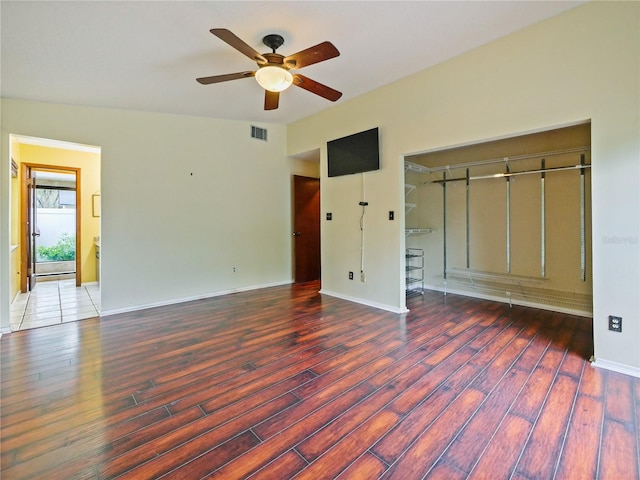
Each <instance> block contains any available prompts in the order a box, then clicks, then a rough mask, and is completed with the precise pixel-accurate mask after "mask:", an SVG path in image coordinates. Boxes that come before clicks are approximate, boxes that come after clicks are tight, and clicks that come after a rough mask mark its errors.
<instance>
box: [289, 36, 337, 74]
mask: <svg viewBox="0 0 640 480" xmlns="http://www.w3.org/2000/svg"><path fill="white" fill-rule="evenodd" d="M338 55H340V52H339V51H338V49H337V48H336V47H334V45H333V43H331V42H322V43H319V44H318V45H316V46H314V47H309V48H307V49H306V50H302V51H301V52H298V53H294V54H293V55H289V56H288V57H285V59H284V63H288V64H290V65H291V68H302V67H306V66H308V65H313V64H314V63H318V62H323V61H325V60H329V59H330V58H334V57H337V56H338Z"/></svg>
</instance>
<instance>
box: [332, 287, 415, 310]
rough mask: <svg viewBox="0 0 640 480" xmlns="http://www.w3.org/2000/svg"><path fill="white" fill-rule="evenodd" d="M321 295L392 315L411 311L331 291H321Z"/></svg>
mask: <svg viewBox="0 0 640 480" xmlns="http://www.w3.org/2000/svg"><path fill="white" fill-rule="evenodd" d="M320 293H321V294H323V295H329V296H330V297H336V298H341V299H342V300H348V301H349V302H354V303H359V304H360V305H366V306H367V307H374V308H379V309H380V310H386V311H387V312H392V313H407V312H408V311H409V310H407V309H406V308H405V309H404V310H403V309H401V308H398V307H394V306H392V305H386V304H384V303H377V302H372V301H369V300H365V299H363V298H357V297H351V296H349V295H342V294H341V293H336V292H332V291H331V290H325V289H321V290H320Z"/></svg>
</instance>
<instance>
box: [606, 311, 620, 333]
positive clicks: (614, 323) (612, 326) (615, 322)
mask: <svg viewBox="0 0 640 480" xmlns="http://www.w3.org/2000/svg"><path fill="white" fill-rule="evenodd" d="M609 330H611V331H612V332H622V317H614V316H613V315H609Z"/></svg>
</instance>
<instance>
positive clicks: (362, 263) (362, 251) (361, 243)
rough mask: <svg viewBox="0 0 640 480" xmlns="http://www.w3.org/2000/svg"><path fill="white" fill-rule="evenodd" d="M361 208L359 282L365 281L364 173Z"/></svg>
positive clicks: (365, 204)
mask: <svg viewBox="0 0 640 480" xmlns="http://www.w3.org/2000/svg"><path fill="white" fill-rule="evenodd" d="M358 205H360V206H361V207H362V215H361V216H360V281H361V282H363V283H364V282H365V281H366V279H367V278H366V275H365V273H364V214H365V211H366V207H367V205H369V202H367V201H365V191H364V173H363V174H362V201H360V203H358Z"/></svg>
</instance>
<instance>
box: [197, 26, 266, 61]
mask: <svg viewBox="0 0 640 480" xmlns="http://www.w3.org/2000/svg"><path fill="white" fill-rule="evenodd" d="M209 31H210V32H211V33H213V34H214V35H215V36H216V37H218V38H219V39H220V40H222V41H223V42H227V43H228V44H229V45H231V46H232V47H233V48H235V49H236V50H238V51H239V52H240V53H243V54H245V55H246V56H247V57H249V58H250V59H251V60H253V61H255V62H258V63H259V64H263V63H267V59H266V58H264V57H263V56H262V54H260V53H258V52H257V51H256V50H254V49H253V48H252V47H250V46H249V45H247V44H246V43H244V42H243V41H242V40H240V38H238V37H237V36H236V35H235V34H233V33H231V31H229V30H227V29H226V28H212V29H211V30H209Z"/></svg>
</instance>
